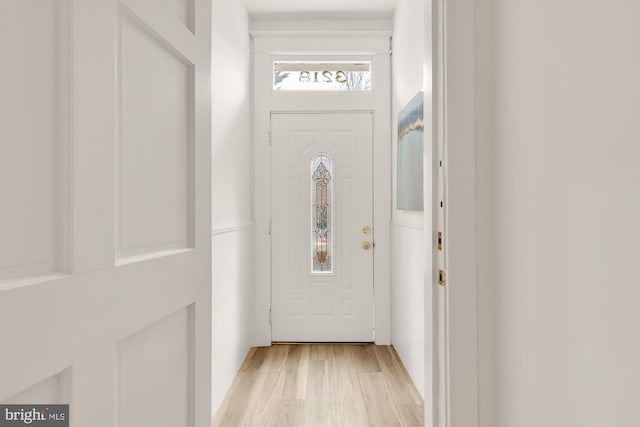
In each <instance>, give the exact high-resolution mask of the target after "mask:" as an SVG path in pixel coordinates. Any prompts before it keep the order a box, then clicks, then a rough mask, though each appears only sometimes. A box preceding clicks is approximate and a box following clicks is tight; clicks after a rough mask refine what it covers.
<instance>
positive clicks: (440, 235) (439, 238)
mask: <svg viewBox="0 0 640 427" xmlns="http://www.w3.org/2000/svg"><path fill="white" fill-rule="evenodd" d="M438 250H439V251H441V250H442V231H438Z"/></svg>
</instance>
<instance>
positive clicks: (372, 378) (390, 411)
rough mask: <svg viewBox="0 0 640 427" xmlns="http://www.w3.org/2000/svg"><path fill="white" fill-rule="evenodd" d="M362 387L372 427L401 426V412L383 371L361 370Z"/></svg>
mask: <svg viewBox="0 0 640 427" xmlns="http://www.w3.org/2000/svg"><path fill="white" fill-rule="evenodd" d="M358 378H359V379H360V388H361V390H362V395H363V396H364V403H365V406H366V408H367V415H368V416H369V425H370V426H372V427H392V426H401V423H400V414H398V410H397V408H396V405H395V402H394V401H393V399H392V398H391V395H390V394H389V391H388V389H387V386H386V383H385V381H384V376H383V374H382V373H381V372H372V373H370V372H360V373H359V374H358Z"/></svg>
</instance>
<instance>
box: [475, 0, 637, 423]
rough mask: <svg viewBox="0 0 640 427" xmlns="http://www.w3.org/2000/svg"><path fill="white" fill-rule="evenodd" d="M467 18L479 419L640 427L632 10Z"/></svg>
mask: <svg viewBox="0 0 640 427" xmlns="http://www.w3.org/2000/svg"><path fill="white" fill-rule="evenodd" d="M476 14H477V16H476V23H477V28H476V35H477V37H476V49H477V51H476V55H475V58H477V63H476V67H477V73H476V91H477V99H476V113H477V120H478V121H477V127H476V132H477V134H476V137H477V150H476V152H477V155H476V164H477V208H478V214H477V223H478V246H477V253H478V290H479V295H480V297H479V327H480V329H479V331H480V419H481V423H480V425H481V426H483V427H539V426H550V427H555V426H558V427H559V426H563V427H596V426H620V427H630V426H635V425H638V415H637V414H638V409H637V407H638V384H640V364H639V363H638V361H640V340H639V339H638V326H639V325H640V318H639V314H638V313H639V312H640V310H639V309H638V306H639V305H638V304H639V301H640V286H639V285H640V274H639V270H638V254H640V251H639V249H638V242H639V241H640V221H639V220H638V219H639V218H640V168H639V167H638V165H639V161H638V159H639V158H640V120H639V119H638V112H639V111H640V84H639V83H638V76H640V56H638V49H639V43H638V41H639V40H640V26H638V20H639V19H640V3H639V2H637V1H628V0H611V1H609V2H604V3H603V2H596V1H593V0H587V1H585V0H561V1H553V2H552V1H541V2H540V1H538V2H536V1H529V0H477V5H476Z"/></svg>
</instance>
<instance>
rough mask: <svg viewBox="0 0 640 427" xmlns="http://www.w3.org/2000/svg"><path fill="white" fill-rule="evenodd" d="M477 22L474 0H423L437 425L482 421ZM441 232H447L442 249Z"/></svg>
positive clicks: (432, 418)
mask: <svg viewBox="0 0 640 427" xmlns="http://www.w3.org/2000/svg"><path fill="white" fill-rule="evenodd" d="M474 19H475V0H453V1H449V2H444V1H442V0H433V1H431V0H427V2H426V3H425V23H426V25H427V28H430V29H431V31H426V33H425V64H426V68H425V81H426V82H431V85H432V88H433V90H432V91H428V90H425V97H426V98H425V113H426V112H427V107H426V106H427V105H430V106H431V107H432V108H433V115H432V117H433V121H432V123H431V124H432V126H433V129H432V132H431V135H432V141H433V143H432V144H431V150H432V153H433V155H432V157H431V159H426V160H428V161H430V163H431V164H432V165H433V166H432V168H433V171H432V172H433V173H432V175H431V176H429V174H425V189H427V188H429V189H430V190H432V191H433V199H432V200H433V218H432V221H431V219H427V218H426V216H425V219H426V220H428V221H429V222H432V223H431V224H425V230H427V229H431V230H432V233H431V235H430V236H429V238H427V239H426V242H425V246H426V247H427V248H428V249H429V250H430V251H431V249H432V251H433V255H432V256H431V255H429V259H426V260H425V265H427V266H431V265H432V266H433V267H432V268H431V271H425V287H426V289H429V288H431V289H432V290H433V293H432V297H433V318H432V320H433V324H432V325H429V326H432V329H431V330H428V329H427V328H425V343H428V342H429V341H428V339H431V340H432V341H431V342H432V343H433V348H432V349H426V350H431V352H430V353H429V352H428V351H425V367H426V368H429V365H431V367H432V370H429V369H425V381H427V386H428V385H429V383H428V382H429V381H432V387H433V388H432V392H433V406H432V408H428V407H427V405H425V425H434V426H436V427H477V426H478V424H479V394H478V383H479V371H478V342H479V336H478V319H477V298H478V295H477V279H476V212H475V206H476V190H475V182H476V171H475V132H476V122H475V109H476V106H475V25H474ZM431 94H432V95H431ZM426 133H427V132H425V134H426ZM426 151H427V150H425V152H426ZM440 162H442V163H440ZM427 164H429V163H427ZM427 185H429V187H427ZM441 201H442V202H443V204H442V206H441V205H440V202H441ZM438 231H442V232H443V233H444V241H443V250H442V251H439V250H438V249H437V232H438ZM430 251H427V253H428V254H430ZM440 269H442V270H443V271H445V272H446V281H445V285H444V286H440V285H439V284H438V278H439V277H438V276H439V270H440ZM425 294H426V293H425ZM427 322H428V320H427V319H426V318H425V325H427V324H428V323H427ZM430 409H432V413H429V411H430Z"/></svg>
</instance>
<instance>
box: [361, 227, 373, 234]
mask: <svg viewBox="0 0 640 427" xmlns="http://www.w3.org/2000/svg"><path fill="white" fill-rule="evenodd" d="M370 231H371V229H370V228H369V227H368V226H366V225H365V226H364V227H362V232H363V233H364V234H369V232H370Z"/></svg>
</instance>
